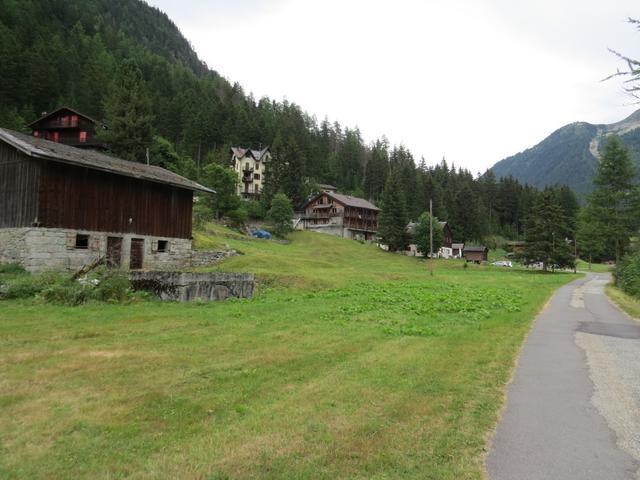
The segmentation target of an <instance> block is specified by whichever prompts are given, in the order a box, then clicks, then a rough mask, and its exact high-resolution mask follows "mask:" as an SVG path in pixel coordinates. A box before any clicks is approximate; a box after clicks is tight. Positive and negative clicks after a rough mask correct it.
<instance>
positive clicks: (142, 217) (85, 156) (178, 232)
mask: <svg viewBox="0 0 640 480" xmlns="http://www.w3.org/2000/svg"><path fill="white" fill-rule="evenodd" d="M29 127H30V128H31V130H32V134H31V135H25V134H21V133H18V132H14V131H11V130H6V129H0V245H2V248H1V249H0V262H15V263H19V264H21V265H23V266H24V267H25V268H27V269H28V270H29V271H33V272H35V271H42V270H46V269H50V268H64V269H68V270H74V269H79V268H81V267H82V266H84V265H87V264H91V263H94V262H98V261H104V262H106V263H107V264H108V265H110V266H111V267H114V268H123V269H130V270H137V269H167V268H179V267H181V266H183V265H185V262H186V260H187V259H188V258H192V224H191V222H192V207H193V201H194V193H195V192H197V193H206V194H213V193H215V192H213V191H212V190H210V189H209V188H207V187H205V186H203V185H200V184H198V183H197V182H194V181H192V180H189V179H187V178H184V177H182V176H180V175H177V174H175V173H173V172H170V171H168V170H166V169H163V168H160V167H157V166H152V165H145V164H140V163H135V162H130V161H127V160H122V159H119V158H114V157H112V156H109V155H106V154H105V153H103V152H102V151H103V150H105V149H106V146H105V145H103V144H101V143H100V142H99V141H98V140H97V139H96V130H97V129H99V128H104V126H103V125H101V124H100V123H99V122H97V121H96V120H94V119H92V118H90V117H88V116H86V115H83V114H82V113H80V112H77V111H76V110H74V109H72V108H69V107H62V108H60V109H58V110H56V111H54V112H51V113H49V114H44V115H43V116H42V117H41V118H39V119H38V120H36V121H34V122H32V123H31V124H29ZM230 153H231V165H232V168H233V169H234V171H235V172H236V174H237V176H238V189H237V194H238V196H240V197H242V198H243V199H247V200H249V199H258V198H259V197H260V194H261V192H262V189H263V187H264V182H265V174H266V170H267V165H268V164H269V162H270V161H271V152H270V150H269V148H264V149H260V150H253V149H250V148H241V147H233V148H231V152H230ZM318 190H319V191H318V193H316V194H315V195H313V196H311V197H310V198H309V199H308V200H307V201H306V202H305V203H304V205H302V206H301V208H300V209H299V210H298V212H297V213H296V215H295V217H294V219H293V220H292V221H293V226H294V228H296V229H300V230H310V231H314V232H320V233H326V234H330V235H335V236H339V237H344V238H349V239H354V240H361V241H374V240H375V239H376V237H377V232H378V213H379V211H380V209H379V208H378V207H377V206H376V205H374V204H373V203H371V202H370V201H368V200H365V199H363V198H358V197H354V196H350V195H344V194H341V193H338V191H337V188H336V187H334V186H332V185H324V184H320V185H318ZM440 227H441V228H442V230H443V235H444V241H443V245H442V247H441V248H440V250H439V252H438V253H437V254H438V256H440V257H443V258H465V259H467V260H469V261H474V262H484V261H487V249H486V248H485V247H472V246H465V245H464V244H462V243H455V242H454V241H453V235H452V231H451V228H450V226H449V224H448V223H447V222H441V223H440ZM408 254H417V251H416V249H415V246H410V248H409V253H408Z"/></svg>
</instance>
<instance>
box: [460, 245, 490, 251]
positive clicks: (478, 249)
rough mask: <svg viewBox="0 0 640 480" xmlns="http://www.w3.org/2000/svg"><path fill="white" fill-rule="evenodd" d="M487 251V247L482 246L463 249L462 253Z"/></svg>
mask: <svg viewBox="0 0 640 480" xmlns="http://www.w3.org/2000/svg"><path fill="white" fill-rule="evenodd" d="M487 250H488V249H487V247H483V246H473V245H472V246H469V247H466V246H465V247H464V251H465V252H486V251H487Z"/></svg>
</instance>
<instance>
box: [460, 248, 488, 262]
mask: <svg viewBox="0 0 640 480" xmlns="http://www.w3.org/2000/svg"><path fill="white" fill-rule="evenodd" d="M462 255H463V256H464V259H465V260H466V261H467V262H474V263H481V262H486V261H488V260H489V249H488V248H487V247H484V246H465V247H464V250H463V251H462Z"/></svg>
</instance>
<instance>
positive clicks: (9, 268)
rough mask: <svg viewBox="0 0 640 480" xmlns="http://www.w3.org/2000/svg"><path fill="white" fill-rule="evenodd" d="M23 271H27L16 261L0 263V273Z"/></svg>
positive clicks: (18, 272) (22, 272) (20, 273)
mask: <svg viewBox="0 0 640 480" xmlns="http://www.w3.org/2000/svg"><path fill="white" fill-rule="evenodd" d="M24 273H27V272H26V270H25V269H24V268H22V267H21V266H20V265H18V264H17V263H0V274H6V275H22V274H24Z"/></svg>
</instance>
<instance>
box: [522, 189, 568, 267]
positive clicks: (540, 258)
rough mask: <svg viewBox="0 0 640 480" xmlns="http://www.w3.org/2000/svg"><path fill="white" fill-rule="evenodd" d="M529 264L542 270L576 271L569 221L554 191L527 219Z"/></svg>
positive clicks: (548, 192) (541, 198)
mask: <svg viewBox="0 0 640 480" xmlns="http://www.w3.org/2000/svg"><path fill="white" fill-rule="evenodd" d="M526 232H527V235H526V242H527V243H526V247H525V252H524V257H525V262H526V263H528V264H532V263H542V269H543V270H545V271H546V270H547V269H548V268H549V267H550V266H551V267H552V269H555V268H556V267H559V268H564V267H572V266H573V264H574V261H573V260H574V259H573V256H572V254H571V249H570V247H569V244H568V242H567V232H568V227H567V219H566V217H565V216H564V214H563V212H562V208H561V207H560V205H559V204H558V200H557V198H556V196H555V195H554V193H553V191H551V190H545V191H544V192H542V193H541V194H539V196H538V199H537V201H536V202H535V203H534V206H533V209H532V212H531V214H530V215H529V218H528V219H527V229H526Z"/></svg>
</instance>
